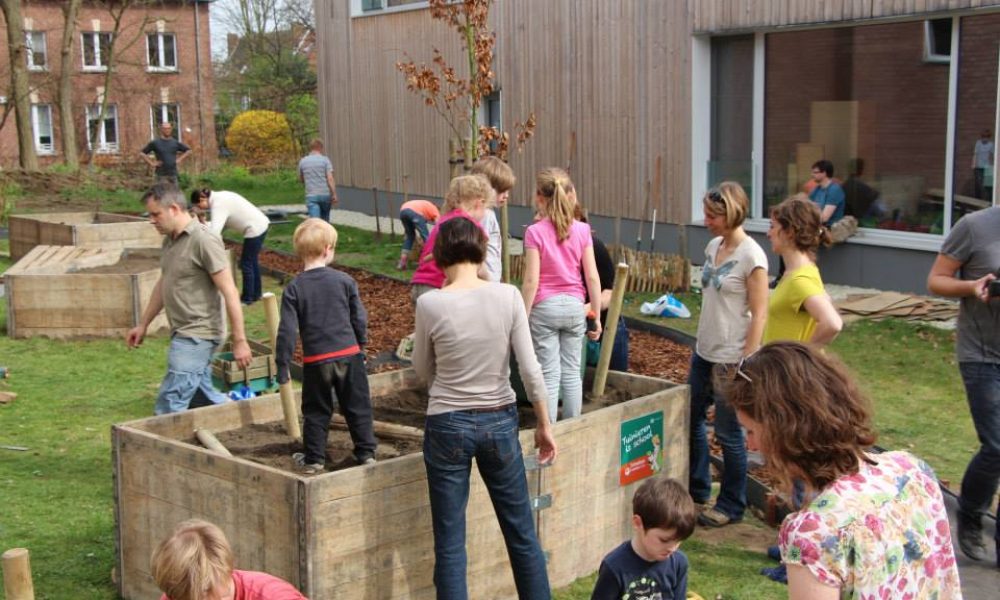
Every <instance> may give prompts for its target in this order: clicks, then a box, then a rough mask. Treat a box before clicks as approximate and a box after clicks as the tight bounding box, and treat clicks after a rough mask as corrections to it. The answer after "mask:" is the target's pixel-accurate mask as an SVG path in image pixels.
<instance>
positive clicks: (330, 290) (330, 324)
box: [275, 218, 376, 475]
mask: <svg viewBox="0 0 1000 600" xmlns="http://www.w3.org/2000/svg"><path fill="white" fill-rule="evenodd" d="M292 243H293V245H294V246H295V253H296V254H298V255H299V258H301V259H302V261H303V262H304V263H305V270H303V271H302V273H300V274H299V275H298V276H296V277H295V279H294V280H292V282H291V283H290V284H288V286H287V287H285V291H284V293H283V294H282V298H281V324H280V325H279V327H278V343H277V346H278V347H277V349H276V352H275V354H276V356H275V362H276V363H277V365H278V381H279V383H285V382H287V381H288V379H289V372H288V364H289V362H291V359H292V353H293V352H294V351H295V339H296V337H297V336H301V337H302V370H303V376H302V414H303V417H304V421H305V423H304V426H303V428H302V438H303V443H304V446H305V451H304V452H296V453H295V454H293V455H292V458H293V459H294V460H295V464H296V465H298V466H299V467H300V468H301V470H302V472H303V473H304V474H307V475H312V474H315V473H320V472H322V471H323V467H324V464H325V462H326V440H327V434H328V432H329V429H330V417H332V416H333V404H334V401H336V402H337V403H338V404H339V405H340V410H341V412H342V413H343V414H344V419H345V420H346V421H347V427H348V429H349V430H350V433H351V441H352V442H354V459H355V460H356V461H357V462H358V464H371V463H374V462H375V446H376V441H375V435H374V432H373V431H372V428H373V426H372V403H371V397H370V395H369V390H368V374H367V373H366V372H365V359H364V356H365V355H364V351H363V349H362V347H363V346H364V345H365V343H366V342H367V341H368V340H367V327H368V314H367V313H366V312H365V307H364V306H363V305H362V304H361V297H360V296H359V295H358V284H357V282H355V281H354V279H352V278H351V277H350V276H349V275H346V274H344V273H341V272H340V271H336V270H334V269H331V268H329V267H327V265H329V264H330V262H331V261H332V260H333V252H334V248H335V247H336V246H337V230H336V229H334V228H333V226H332V225H330V224H329V223H327V222H325V221H323V220H322V219H315V218H314V219H306V220H305V221H303V222H302V224H301V225H299V226H298V227H296V228H295V233H294V234H293V236H292Z"/></svg>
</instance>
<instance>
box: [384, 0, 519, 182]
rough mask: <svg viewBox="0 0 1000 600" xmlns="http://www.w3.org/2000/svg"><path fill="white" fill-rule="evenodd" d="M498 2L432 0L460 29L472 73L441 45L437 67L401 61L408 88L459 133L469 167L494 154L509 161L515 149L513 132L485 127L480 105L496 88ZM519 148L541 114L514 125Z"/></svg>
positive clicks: (434, 9) (438, 14)
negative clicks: (493, 25) (493, 20)
mask: <svg viewBox="0 0 1000 600" xmlns="http://www.w3.org/2000/svg"><path fill="white" fill-rule="evenodd" d="M492 4H493V1H492V0H461V1H458V2H456V1H453V0H430V13H431V17H432V18H434V19H437V20H439V21H442V22H444V23H445V24H447V25H448V26H449V27H451V28H452V29H454V30H455V31H456V32H457V33H458V34H459V36H460V37H461V39H462V47H463V49H464V50H465V54H466V58H467V60H468V76H467V77H461V76H460V75H459V74H458V71H457V70H456V68H455V67H453V66H452V65H450V64H449V63H448V61H447V60H446V59H445V58H444V56H443V55H442V54H441V52H440V51H439V50H438V49H436V48H435V49H434V57H433V59H432V60H431V63H432V64H431V65H427V64H426V63H421V64H419V65H418V64H416V63H415V62H414V61H413V60H409V61H407V62H399V63H396V69H398V70H399V71H400V72H401V73H402V74H403V76H404V77H405V78H406V87H407V89H409V90H410V91H411V92H413V93H415V94H417V95H418V96H420V97H422V98H423V100H424V104H426V105H427V106H429V107H431V108H433V109H434V110H435V111H436V112H437V113H438V114H439V115H441V117H442V118H443V119H444V120H445V122H446V123H447V124H448V127H449V128H450V129H451V131H452V133H453V134H454V136H455V138H456V140H457V144H458V146H459V147H460V148H461V151H462V156H463V158H464V159H465V163H466V165H467V166H468V165H471V164H472V163H473V162H475V160H476V159H477V158H478V157H479V156H481V155H484V154H494V155H496V156H498V157H500V158H501V159H503V160H506V159H507V154H508V152H509V151H510V144H511V137H510V134H508V133H507V132H504V131H500V130H499V129H497V128H496V127H487V126H483V125H479V108H480V106H482V103H483V98H485V97H486V96H488V95H489V94H490V93H491V92H492V91H493V88H494V79H495V77H496V74H495V73H494V72H493V47H494V46H495V45H496V34H495V33H493V32H492V31H490V29H489V15H490V6H491V5H492ZM514 129H515V132H516V134H515V140H516V144H517V148H518V149H520V148H521V147H522V146H523V145H524V143H525V142H527V140H528V138H530V137H531V135H532V134H533V133H534V129H535V115H534V113H532V114H529V115H528V118H527V119H525V120H524V122H520V121H519V122H517V123H515V125H514Z"/></svg>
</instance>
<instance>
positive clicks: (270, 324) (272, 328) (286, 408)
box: [262, 294, 302, 441]
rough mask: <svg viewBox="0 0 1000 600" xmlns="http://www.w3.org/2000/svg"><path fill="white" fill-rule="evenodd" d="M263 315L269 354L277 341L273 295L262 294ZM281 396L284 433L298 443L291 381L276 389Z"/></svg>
mask: <svg viewBox="0 0 1000 600" xmlns="http://www.w3.org/2000/svg"><path fill="white" fill-rule="evenodd" d="M262 299H263V300H264V314H265V316H266V317H267V330H268V331H269V332H270V334H271V352H275V351H276V350H277V339H278V299H277V298H276V297H275V295H274V294H264V295H263V296H262ZM278 391H279V393H280V394H281V408H282V412H283V413H284V415H285V431H286V432H287V433H288V435H289V437H291V438H292V439H294V440H296V441H298V440H301V439H302V427H301V426H300V425H299V411H298V409H297V408H296V407H295V390H293V389H292V382H291V380H289V381H286V382H285V383H282V384H281V385H280V386H279V387H278Z"/></svg>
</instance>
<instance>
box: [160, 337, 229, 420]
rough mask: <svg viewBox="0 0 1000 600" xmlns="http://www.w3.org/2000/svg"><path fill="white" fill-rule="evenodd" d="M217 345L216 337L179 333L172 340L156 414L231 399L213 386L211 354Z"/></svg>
mask: <svg viewBox="0 0 1000 600" xmlns="http://www.w3.org/2000/svg"><path fill="white" fill-rule="evenodd" d="M218 345H219V343H218V342H217V341H215V340H203V339H199V338H189V337H181V336H179V335H175V336H173V337H172V338H171V339H170V350H168V351H167V374H166V376H165V377H164V378H163V382H162V383H161V384H160V391H159V393H158V394H157V396H156V406H155V407H154V409H153V412H154V413H156V414H158V415H165V414H168V413H175V412H181V411H184V410H187V409H189V408H198V407H200V406H209V405H211V404H222V403H223V402H229V398H227V397H226V396H225V395H224V394H223V393H222V392H219V391H218V390H216V389H215V388H214V387H213V386H212V353H213V352H215V347H216V346H218Z"/></svg>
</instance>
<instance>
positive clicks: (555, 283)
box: [521, 168, 601, 422]
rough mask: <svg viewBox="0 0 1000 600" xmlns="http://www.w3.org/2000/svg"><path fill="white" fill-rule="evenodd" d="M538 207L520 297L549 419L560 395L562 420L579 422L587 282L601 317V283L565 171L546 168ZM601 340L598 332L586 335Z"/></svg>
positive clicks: (540, 177)
mask: <svg viewBox="0 0 1000 600" xmlns="http://www.w3.org/2000/svg"><path fill="white" fill-rule="evenodd" d="M536 190H537V191H536V193H535V204H536V206H537V208H538V213H539V215H541V217H542V218H541V219H540V220H539V221H538V222H537V223H535V224H534V225H532V226H530V227H528V230H527V231H526V232H525V234H524V265H525V266H524V282H523V284H522V286H521V295H522V296H523V297H524V308H525V310H527V311H528V323H529V325H530V328H531V339H532V342H533V344H534V346H535V354H536V355H537V356H538V362H539V363H540V364H541V365H542V375H543V377H544V378H545V387H546V389H547V391H548V402H549V410H548V413H549V419H551V420H552V421H553V422H554V421H555V420H556V415H557V412H558V411H557V409H558V405H559V397H560V391H561V392H562V401H563V413H562V416H563V417H564V418H571V417H576V416H579V414H580V412H581V411H582V407H583V380H582V379H581V377H580V358H581V355H582V353H583V335H584V333H585V332H586V329H587V324H586V314H585V312H584V282H583V281H581V280H580V271H581V270H582V271H583V273H584V276H585V279H586V286H587V291H588V292H589V296H590V298H592V299H595V298H596V299H597V300H596V301H594V302H592V304H591V309H592V310H593V311H594V312H595V313H600V310H601V307H600V298H601V281H600V278H599V277H598V274H597V263H596V262H595V261H594V246H593V242H592V241H591V238H590V227H589V226H587V225H586V224H585V223H581V222H580V221H577V220H575V219H574V218H573V214H574V212H573V211H574V205H575V201H574V199H573V193H574V188H573V182H572V181H570V179H569V175H567V174H566V172H565V171H563V170H562V169H556V168H548V169H543V170H542V171H540V172H539V173H538V175H537V177H536ZM587 335H589V336H590V337H591V338H592V339H595V340H596V339H598V338H599V337H600V335H601V324H600V320H597V328H596V329H595V330H593V331H591V332H588V333H587Z"/></svg>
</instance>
